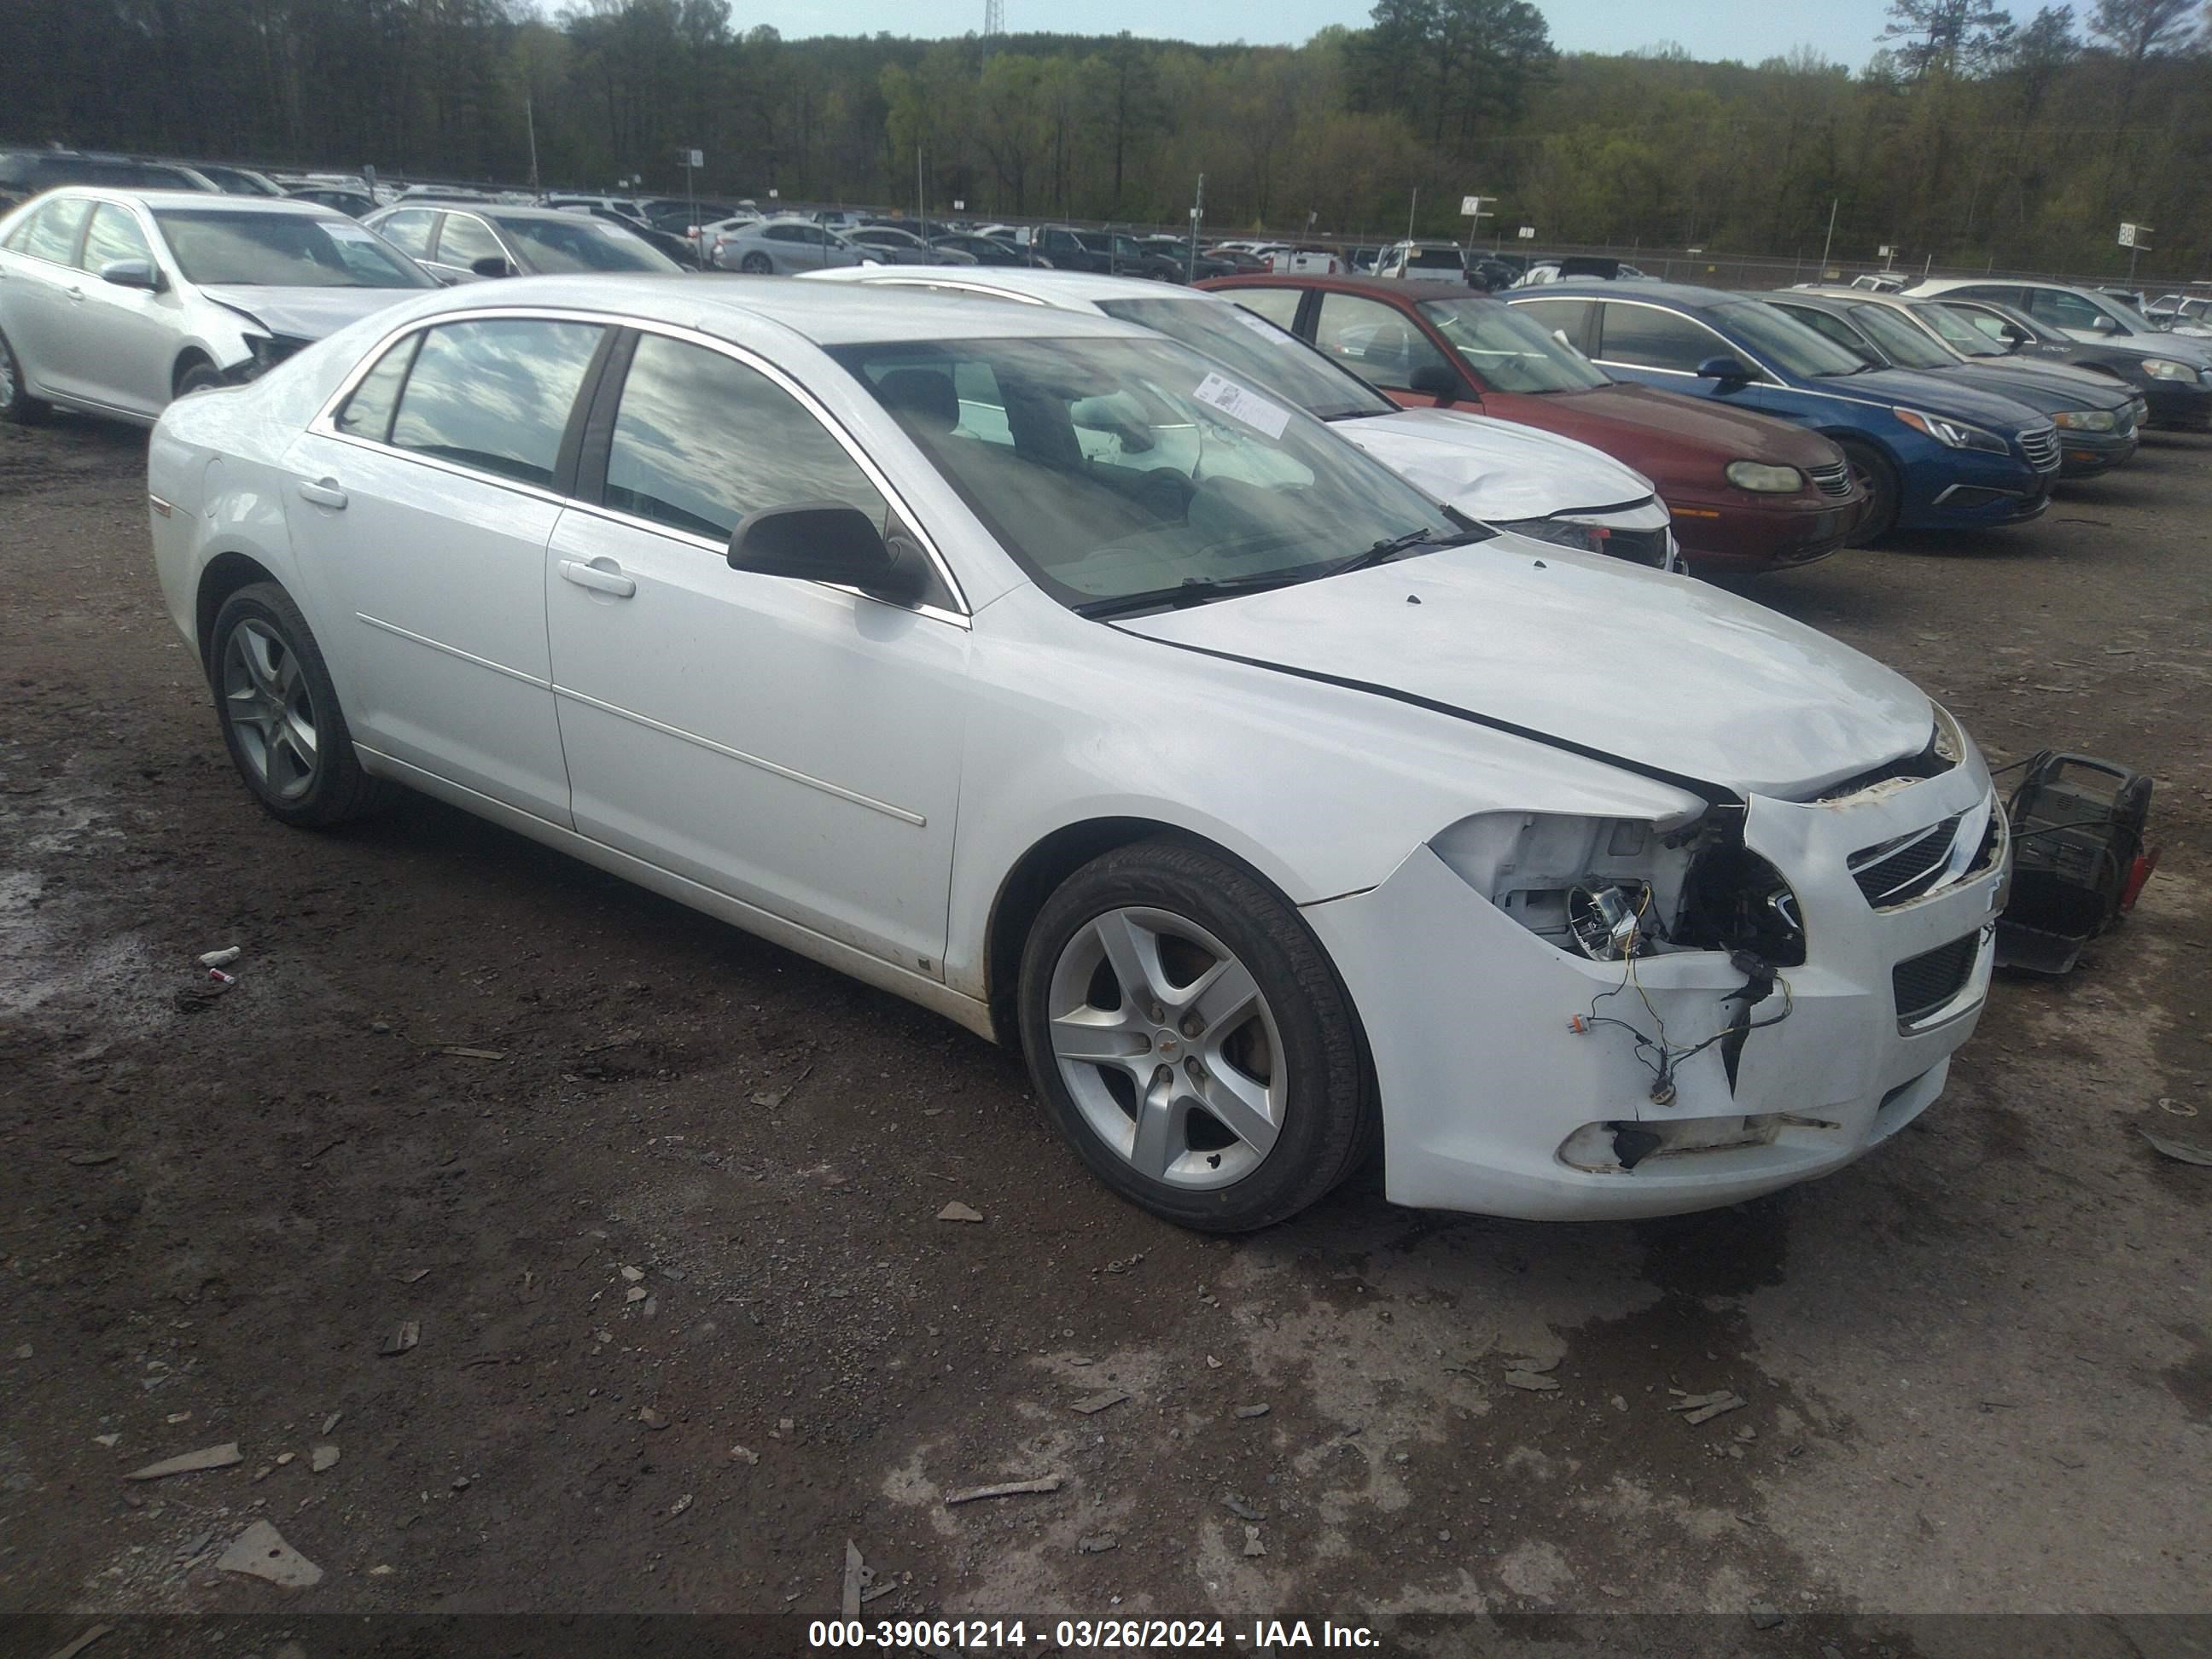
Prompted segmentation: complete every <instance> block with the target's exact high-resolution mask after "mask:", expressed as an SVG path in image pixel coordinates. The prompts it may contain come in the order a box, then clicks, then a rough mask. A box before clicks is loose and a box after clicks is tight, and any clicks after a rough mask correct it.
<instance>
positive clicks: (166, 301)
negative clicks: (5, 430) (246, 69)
mask: <svg viewBox="0 0 2212 1659" xmlns="http://www.w3.org/2000/svg"><path fill="white" fill-rule="evenodd" d="M436 286H437V284H436V283H435V282H433V281H432V280H431V278H430V276H429V275H428V273H427V272H425V271H424V270H422V269H421V268H420V267H419V266H417V265H416V264H415V263H414V262H413V261H412V260H410V259H408V258H405V257H404V255H402V254H401V253H400V252H398V250H397V249H395V248H392V247H390V246H386V244H385V243H384V242H383V241H382V240H380V239H379V238H378V237H377V236H376V235H375V234H374V233H373V232H371V231H369V230H368V229H365V228H363V227H362V226H360V225H358V224H356V223H355V222H353V221H352V220H351V219H349V218H347V217H346V216H345V215H343V214H342V213H337V212H334V211H333V210H331V209H329V208H324V207H318V206H315V205H314V204H312V203H308V202H295V201H290V200H276V199H270V198H264V197H242V196H208V195H204V194H202V193H200V192H197V191H118V190H106V189H98V188H93V187H90V186H84V187H72V188H67V189H63V190H56V191H47V192H46V194H45V195H43V196H40V197H37V198H35V199H34V200H33V201H30V202H27V203H26V204H23V206H21V208H19V209H17V210H15V212H14V213H11V214H9V215H8V216H6V217H5V218H0V417H4V418H6V419H9V420H12V421H15V422H32V421H36V420H39V419H40V418H42V417H43V416H45V415H46V411H47V410H49V409H52V408H55V407H60V408H63V409H70V410H79V411H82V412H83V413H86V414H93V415H107V416H118V417H120V418H122V419H124V420H128V421H139V422H151V421H152V420H153V419H154V417H155V416H156V415H159V414H160V413H161V410H162V409H163V407H164V406H165V405H167V403H168V402H169V400H170V399H171V398H174V397H178V396H180V395H181V394H183V393H185V392H197V391H199V390H200V389H202V388H203V387H205V386H220V385H222V384H224V383H225V382H234V381H238V380H250V379H252V377H253V376H254V375H256V374H260V373H262V372H263V371H264V369H267V368H270V366H271V365H273V364H275V363H277V362H282V361H283V359H284V358H285V357H287V356H289V355H290V354H291V353H293V352H295V351H296V350H298V349H300V348H301V346H303V345H305V344H307V343H308V342H309V341H311V340H319V339H320V338H322V337H323V336H325V335H326V334H329V333H331V332H334V331H336V330H337V329H339V328H342V327H343V326H344V325H346V324H348V323H350V322H353V321H355V320H356V319H359V318H362V317H365V316H367V315H368V313H371V312H373V311H377V310H380V309H382V308H383V307H386V306H388V305H390V304H391V303H392V301H395V300H404V299H405V298H406V297H408V295H410V294H412V293H414V292H416V291H417V290H420V289H434V288H435V287H436Z"/></svg>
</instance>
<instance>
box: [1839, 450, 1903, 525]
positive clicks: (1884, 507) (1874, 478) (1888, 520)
mask: <svg viewBox="0 0 2212 1659" xmlns="http://www.w3.org/2000/svg"><path fill="white" fill-rule="evenodd" d="M1836 447H1838V449H1841V450H1842V451H1843V452H1844V459H1846V460H1848V461H1849V462H1850V464H1851V471H1852V472H1853V473H1854V474H1856V475H1857V478H1858V481H1859V482H1860V483H1862V484H1864V485H1865V486H1866V492H1867V511H1866V516H1865V517H1864V518H1863V519H1861V520H1859V527H1858V528H1857V530H1854V531H1853V532H1851V538H1850V543H1849V545H1850V546H1852V547H1865V546H1867V545H1868V544H1870V543H1873V542H1878V541H1880V540H1881V538H1883V537H1884V536H1887V534H1889V532H1891V531H1893V530H1894V529H1896V528H1897V513H1898V508H1899V501H1900V497H1901V494H1902V492H1901V491H1900V489H1899V485H1898V481H1897V469H1896V468H1895V467H1894V466H1893V465H1890V462H1889V458H1888V457H1887V456H1886V455H1884V454H1882V453H1881V451H1879V450H1877V449H1875V448H1873V447H1871V446H1869V445H1867V444H1863V443H1853V442H1850V441H1847V440H1842V439H1839V440H1838V441H1837V445H1836Z"/></svg>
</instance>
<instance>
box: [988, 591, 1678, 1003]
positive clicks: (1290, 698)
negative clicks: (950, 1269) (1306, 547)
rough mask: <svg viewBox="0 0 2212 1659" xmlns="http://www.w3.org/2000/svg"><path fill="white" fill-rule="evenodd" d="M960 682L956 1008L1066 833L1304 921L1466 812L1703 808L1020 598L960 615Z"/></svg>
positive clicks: (1521, 745)
mask: <svg viewBox="0 0 2212 1659" xmlns="http://www.w3.org/2000/svg"><path fill="white" fill-rule="evenodd" d="M971 671H972V673H973V674H974V676H975V690H974V697H973V702H972V704H971V708H972V713H971V715H970V718H969V726H968V732H967V739H966V752H965V755H964V758H963V770H962V779H963V783H962V792H961V804H960V820H959V832H958V835H957V837H956V842H955V847H954V854H953V869H952V892H951V919H950V920H951V926H950V933H949V937H948V939H947V944H946V951H945V973H946V978H947V980H948V981H949V982H950V983H951V984H952V985H953V986H954V987H955V988H957V989H961V990H963V991H966V992H967V993H969V994H974V995H981V994H982V992H983V988H984V986H985V984H986V981H987V961H988V935H989V927H990V919H991V915H992V913H993V910H994V906H995V904H996V902H997V900H998V897H999V894H1000V890H1001V889H1002V887H1003V886H1004V884H1005V883H1006V879H1007V877H1008V875H1009V874H1010V872H1012V871H1013V870H1015V869H1016V868H1017V867H1018V866H1019V865H1020V863H1021V861H1022V860H1023V858H1024V855H1025V854H1028V853H1029V852H1030V850H1031V849H1032V848H1036V847H1037V846H1038V845H1039V844H1040V843H1042V842H1044V841H1045V840H1046V839H1047V838H1048V837H1049V836H1053V835H1054V834H1056V833H1058V832H1060V831H1061V830H1064V829H1068V828H1070V827H1073V826H1075V825H1079V824H1082V823H1091V822H1096V821H1098V820H1103V819H1116V818H1138V819H1146V820H1150V821H1152V822H1156V823H1162V824H1165V825H1168V826H1170V827H1171V828H1174V829H1178V830H1181V831H1183V832H1184V833H1186V834H1188V835H1190V836H1195V837H1198V838H1200V839H1202V840H1204V841H1206V842H1211V843H1212V844H1213V845H1215V846H1218V847H1219V848H1222V849H1223V850H1224V851H1225V852H1227V853H1229V854H1232V855H1233V856H1235V857H1237V858H1238V859H1240V860H1243V862H1244V863H1246V864H1248V865H1249V866H1252V868H1254V869H1255V870H1256V871H1257V872H1260V874H1261V875H1262V876H1264V877H1265V878H1267V880H1268V881H1269V882H1271V883H1272V884H1273V885H1274V886H1275V887H1276V888H1277V889H1279V890H1280V891H1281V892H1282V893H1283V894H1284V896H1285V897H1286V898H1288V899H1289V900H1290V901H1291V902H1292V903H1294V904H1298V905H1308V904H1313V903H1316V902H1321V901H1323V900H1327V899H1331V898H1335V897H1338V896H1342V895H1344V894H1346V893H1352V892H1357V891H1360V890H1364V889H1365V888H1369V887H1372V886H1374V885H1376V884H1378V883H1380V882H1382V881H1383V880H1384V879H1385V878H1388V877H1389V874H1390V872H1392V871H1394V870H1395V869H1396V868H1397V867H1398V866H1400V865H1401V864H1402V863H1403V862H1404V861H1405V860H1406V859H1407V856H1408V855H1409V854H1411V853H1412V852H1413V849H1414V848H1417V847H1419V846H1420V845H1421V844H1422V843H1423V842H1425V841H1427V840H1428V839H1429V838H1430V837H1431V836H1434V835H1436V834H1437V832H1439V831H1440V830H1442V829H1444V828H1445V827H1446V826H1447V825H1448V824H1450V823H1455V822H1456V821H1457V820H1459V819H1461V818H1462V817H1467V816H1468V814H1470V813H1474V812H1483V811H1547V812H1561V813H1577V814H1586V815H1589V816H1593V817H1631V818H1643V819H1651V820H1657V819H1662V818H1674V817H1684V816H1686V815H1689V814H1692V813H1694V812H1696V811H1699V809H1701V808H1702V807H1703V806H1704V805H1705V803H1704V802H1703V801H1701V800H1700V799H1699V798H1698V797H1697V796H1695V795H1692V794H1691V793H1688V792H1686V791H1685V790H1682V789H1680V788H1677V787H1674V786H1672V785H1669V784H1666V783H1662V782H1658V781H1654V780H1650V779H1647V778H1644V777H1640V776H1638V775H1634V774H1632V773H1628V772H1625V771H1621V770H1619V769H1615V768H1613V767H1610V766H1607V765H1606V764H1604V763H1602V762H1599V761H1595V760H1591V759H1589V758H1586V757H1582V756H1579V755H1575V754H1571V753H1568V752H1566V751H1565V750H1558V749H1553V748H1552V747H1550V746H1548V745H1547V744H1543V743H1541V742H1538V741H1535V740H1534V739H1531V738H1520V737H1516V736H1513V735H1510V734H1509V733H1505V732H1498V731H1494V730H1492V729H1489V728H1487V727H1483V726H1475V725H1474V724H1471V723H1470V722H1468V721H1466V720H1460V719H1456V718H1455V717H1453V716H1451V715H1449V714H1441V713H1437V712H1433V711H1431V710H1428V709H1425V708H1413V707H1409V706H1407V705H1406V704H1403V703H1401V702H1395V701H1393V700H1391V699H1388V698H1384V697H1379V696H1374V695H1372V694H1370V693H1365V692H1361V691H1357V690H1348V689H1346V688H1343V687H1340V686H1336V685H1329V684H1317V683H1316V682H1313V681H1310V680H1306V679H1301V678H1297V677H1295V676H1292V675H1289V674H1283V673H1278V672H1276V671H1273V670H1270V669H1267V668H1264V667H1258V666H1254V665H1247V664H1243V663H1238V662H1234V661H1229V660H1225V659H1218V658H1212V657H1206V656H1202V655H1199V654H1196V653H1188V652H1179V651H1174V650H1169V649H1163V648H1161V647H1159V646H1158V644H1157V643H1155V642H1153V641H1146V640H1143V639H1140V638H1136V637H1133V636H1130V635H1125V634H1122V633H1121V632H1120V631H1118V630H1116V629H1113V628H1110V627H1109V626H1106V625H1104V624H1103V623H1096V622H1090V621H1085V620H1084V619H1083V618H1080V617H1076V616H1074V615H1073V614H1072V613H1071V612H1069V611H1065V610H1063V609H1062V608H1061V607H1060V606H1059V605H1056V604H1054V602H1053V601H1052V600H1051V599H1048V598H1046V597H1045V596H1044V595H1043V594H1042V593H1040V592H1037V591H1036V589H1034V588H1022V589H1018V590H1016V591H1015V592H1013V593H1011V594H1009V595H1007V596H1006V599H1003V600H1002V601H1000V603H998V604H996V605H991V606H989V607H987V609H986V610H984V611H980V612H978V613H977V617H976V621H975V653H974V656H973V658H972V659H971Z"/></svg>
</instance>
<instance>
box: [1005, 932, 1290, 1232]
mask: <svg viewBox="0 0 2212 1659" xmlns="http://www.w3.org/2000/svg"><path fill="white" fill-rule="evenodd" d="M1049 995H1050V1005H1051V1007H1050V1018H1051V1027H1050V1029H1051V1042H1052V1051H1053V1060H1054V1064H1055V1065H1056V1066H1058V1067H1059V1070H1060V1079H1061V1080H1062V1081H1063V1082H1064V1083H1065V1084H1066V1086H1067V1089H1068V1092H1069V1093H1070V1094H1071V1095H1073V1097H1074V1100H1075V1104H1076V1106H1077V1108H1078V1109H1079V1110H1080V1111H1081V1112H1082V1114H1083V1115H1084V1118H1085V1121H1087V1122H1088V1123H1089V1124H1090V1126H1091V1129H1092V1130H1093V1131H1095V1132H1096V1133H1097V1136H1098V1138H1099V1139H1101V1140H1102V1141H1103V1142H1104V1143H1105V1145H1106V1146H1108V1147H1109V1148H1111V1149H1112V1150H1113V1151H1114V1152H1115V1153H1117V1154H1118V1155H1119V1156H1120V1157H1121V1158H1122V1159H1123V1160H1124V1161H1126V1162H1127V1164H1129V1166H1130V1167H1131V1168H1132V1169H1133V1170H1135V1171H1136V1172H1137V1173H1138V1174H1139V1175H1141V1176H1146V1177H1147V1178H1149V1179H1151V1180H1153V1181H1158V1182H1163V1183H1164V1184H1165V1185H1168V1186H1170V1187H1179V1188H1186V1189H1194V1190H1195V1189H1202V1188H1213V1187H1225V1186H1227V1185H1229V1184H1230V1183H1231V1182H1236V1181H1239V1180H1242V1179H1243V1177H1245V1176H1249V1175H1250V1174H1251V1173H1252V1172H1253V1170H1256V1169H1257V1168H1258V1167H1259V1166H1260V1164H1261V1162H1262V1161H1263V1160H1264V1159H1265V1158H1267V1154H1268V1153H1269V1152H1271V1151H1273V1148H1274V1146H1275V1143H1276V1141H1277V1139H1279V1136H1280V1134H1281V1132H1282V1127H1283V1108H1284V1103H1285V1100H1286V1099H1287V1098H1288V1096H1289V1093H1290V1086H1289V1085H1290V1079H1289V1077H1288V1075H1287V1071H1288V1068H1287V1066H1285V1063H1284V1060H1283V1054H1284V1050H1283V1043H1282V1040H1281V1037H1280V1036H1279V1033H1278V1031H1277V1030H1276V1026H1275V1017H1274V1014H1273V1011H1272V1010H1271V1009H1270V1008H1269V1007H1268V1006H1267V998H1266V997H1265V996H1264V995H1262V994H1261V990H1260V987H1259V982H1258V981H1257V980H1256V979H1255V978H1254V976H1253V975H1252V972H1251V970H1250V969H1248V968H1247V967H1246V966H1245V965H1244V964H1243V963H1242V962H1240V961H1238V960H1237V957H1236V956H1235V955H1234V954H1233V953H1232V952H1231V951H1230V950H1229V948H1228V947H1227V946H1226V945H1223V944H1222V943H1221V941H1220V940H1218V939H1216V938H1214V936H1213V935H1212V933H1208V932H1206V929H1204V928H1202V927H1199V926H1197V925H1196V924H1195V923H1194V922H1192V921H1188V919H1186V918H1184V917H1182V916H1178V915H1174V914H1172V913H1171V912H1169V911H1165V910H1158V909H1152V908H1121V909H1114V910H1108V911H1105V912H1104V913H1103V914H1101V915H1097V916H1095V917H1093V918H1092V919H1091V921H1088V922H1086V923H1085V924H1084V926H1083V927H1081V928H1079V930H1078V931H1077V932H1076V933H1075V934H1074V935H1073V937H1072V938H1071V939H1069V940H1068V941H1067V943H1066V945H1065V946H1064V947H1062V949H1061V951H1060V958H1059V961H1058V962H1057V963H1055V964H1054V969H1053V974H1052V981H1051V989H1050V993H1049Z"/></svg>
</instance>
